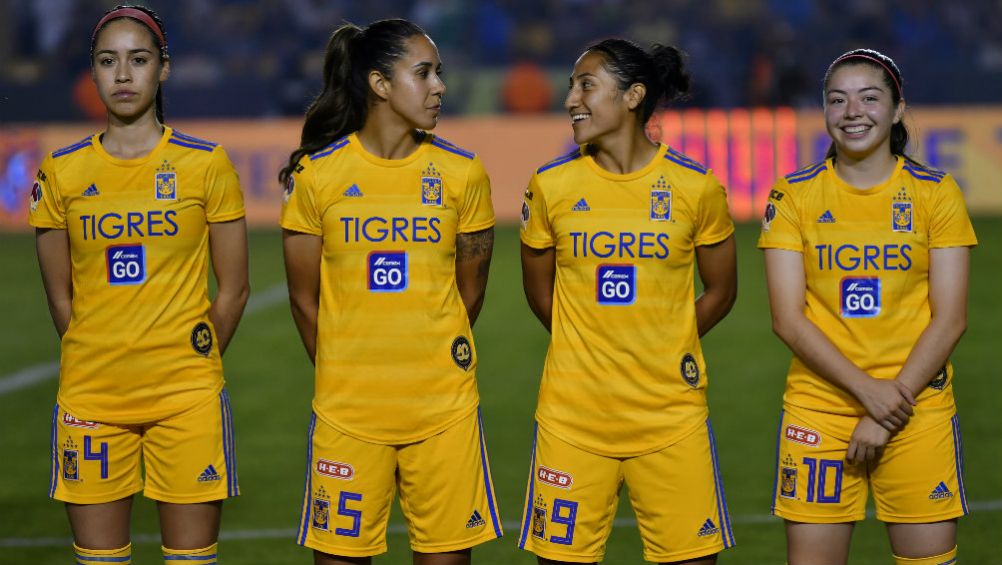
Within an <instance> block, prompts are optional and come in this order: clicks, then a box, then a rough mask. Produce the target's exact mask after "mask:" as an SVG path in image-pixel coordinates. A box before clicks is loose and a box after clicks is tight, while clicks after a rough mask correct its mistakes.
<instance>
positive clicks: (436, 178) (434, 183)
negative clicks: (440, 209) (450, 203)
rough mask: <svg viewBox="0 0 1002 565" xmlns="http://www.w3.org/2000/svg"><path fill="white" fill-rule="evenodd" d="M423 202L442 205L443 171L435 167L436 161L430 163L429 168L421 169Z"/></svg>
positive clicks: (430, 204) (427, 204)
mask: <svg viewBox="0 0 1002 565" xmlns="http://www.w3.org/2000/svg"><path fill="white" fill-rule="evenodd" d="M421 204H424V205H425V206H441V205H442V173H440V172H438V169H436V168H435V163H428V168H426V169H425V170H423V171H421Z"/></svg>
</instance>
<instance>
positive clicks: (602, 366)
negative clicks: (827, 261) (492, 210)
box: [521, 145, 734, 457]
mask: <svg viewBox="0 0 1002 565" xmlns="http://www.w3.org/2000/svg"><path fill="white" fill-rule="evenodd" d="M733 231H734V224H733V222H732V221H731V217H730V215H729V214H728V211H727V196H726V193H725V191H724V188H723V186H721V185H720V183H719V182H718V181H717V179H716V178H715V177H714V176H713V174H712V173H711V172H710V171H708V170H707V169H706V168H704V167H703V166H702V165H700V164H698V163H696V162H695V161H693V160H692V159H690V158H688V157H686V156H685V155H683V154H681V153H679V152H677V151H675V150H673V149H669V148H668V147H666V146H664V145H661V146H660V147H659V148H658V151H657V154H656V155H655V157H654V159H653V160H651V162H650V163H648V164H647V165H646V166H645V167H643V168H642V169H640V170H638V171H635V172H632V173H628V174H614V173H611V172H609V171H606V170H604V169H602V168H601V167H600V166H599V165H598V164H597V163H596V162H595V161H594V159H593V158H592V157H591V156H590V155H588V152H587V148H581V149H578V150H575V151H574V152H572V153H570V154H568V155H565V156H564V157H561V158H559V159H556V160H554V161H551V162H550V163H548V164H546V165H544V166H543V167H541V168H540V169H539V170H537V171H536V174H535V175H533V177H532V180H531V181H530V182H529V188H528V189H527V190H526V192H525V200H524V203H523V205H522V230H521V239H522V242H523V243H524V244H525V245H527V246H529V247H532V248H536V249H547V248H555V253H556V277H555V281H554V288H553V318H552V325H551V328H552V337H551V340H550V347H549V350H548V351H547V354H546V361H545V364H544V368H543V377H542V381H541V384H540V389H539V404H538V407H537V410H536V419H537V421H538V422H539V424H540V425H541V426H543V427H544V428H546V429H547V430H549V431H550V432H551V433H554V434H556V435H557V436H559V437H561V438H562V439H564V440H565V441H567V442H569V443H571V444H574V445H576V446H578V447H580V448H582V449H585V450H587V451H590V452H592V453H597V454H600V455H604V456H609V457H629V456H634V455H640V454H643V453H650V452H653V451H657V450H659V449H662V448H664V447H665V446H668V445H670V444H672V443H674V442H675V441H677V440H678V439H680V438H681V437H683V436H685V435H686V434H687V433H688V432H690V431H691V430H692V429H694V428H696V427H699V426H705V425H706V424H705V420H706V417H707V407H706V385H707V376H706V363H705V361H704V360H703V354H702V350H701V348H700V343H699V335H698V332H697V329H696V307H695V289H694V278H693V277H694V274H695V271H694V266H695V250H696V247H697V246H701V245H712V244H714V243H719V242H721V241H723V240H724V239H726V238H727V237H728V236H730V235H731V233H732V232H733Z"/></svg>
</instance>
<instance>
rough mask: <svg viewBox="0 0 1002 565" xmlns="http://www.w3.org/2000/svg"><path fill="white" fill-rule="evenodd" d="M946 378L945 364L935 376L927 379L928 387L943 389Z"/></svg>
mask: <svg viewBox="0 0 1002 565" xmlns="http://www.w3.org/2000/svg"><path fill="white" fill-rule="evenodd" d="M946 379H947V372H946V365H943V368H942V369H940V370H939V372H938V373H936V376H935V377H933V378H932V380H931V381H929V388H934V389H936V390H943V389H944V388H946Z"/></svg>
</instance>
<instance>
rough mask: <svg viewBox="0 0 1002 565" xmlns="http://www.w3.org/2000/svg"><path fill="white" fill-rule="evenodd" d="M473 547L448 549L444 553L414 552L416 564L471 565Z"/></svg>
mask: <svg viewBox="0 0 1002 565" xmlns="http://www.w3.org/2000/svg"><path fill="white" fill-rule="evenodd" d="M472 555H473V550H472V549H460V550H459V551H446V552H444V553H419V552H417V551H415V552H414V565H470V561H471V559H472Z"/></svg>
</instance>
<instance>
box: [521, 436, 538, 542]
mask: <svg viewBox="0 0 1002 565" xmlns="http://www.w3.org/2000/svg"><path fill="white" fill-rule="evenodd" d="M538 437H539V422H535V423H533V426H532V457H531V458H530V459H529V494H528V495H527V496H526V499H525V518H523V520H522V535H521V537H519V540H518V548H519V549H525V542H526V541H527V540H528V539H529V524H530V520H531V518H532V499H533V492H534V490H535V486H536V441H537V439H538Z"/></svg>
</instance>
